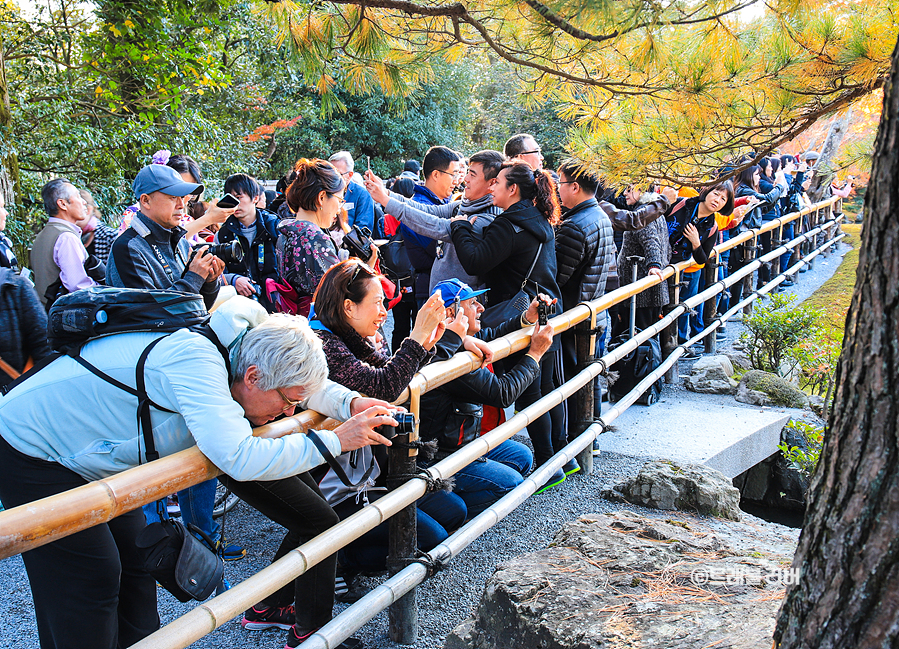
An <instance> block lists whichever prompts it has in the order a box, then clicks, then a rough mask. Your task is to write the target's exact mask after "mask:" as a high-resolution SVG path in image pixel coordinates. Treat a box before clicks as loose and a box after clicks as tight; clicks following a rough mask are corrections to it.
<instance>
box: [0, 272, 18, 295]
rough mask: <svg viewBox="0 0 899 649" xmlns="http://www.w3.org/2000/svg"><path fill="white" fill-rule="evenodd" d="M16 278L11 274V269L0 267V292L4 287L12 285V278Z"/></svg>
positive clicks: (14, 274) (13, 273)
mask: <svg viewBox="0 0 899 649" xmlns="http://www.w3.org/2000/svg"><path fill="white" fill-rule="evenodd" d="M15 276H16V273H15V272H13V269H12V268H3V267H0V290H3V287H4V286H7V285H8V284H12V283H13V277H15Z"/></svg>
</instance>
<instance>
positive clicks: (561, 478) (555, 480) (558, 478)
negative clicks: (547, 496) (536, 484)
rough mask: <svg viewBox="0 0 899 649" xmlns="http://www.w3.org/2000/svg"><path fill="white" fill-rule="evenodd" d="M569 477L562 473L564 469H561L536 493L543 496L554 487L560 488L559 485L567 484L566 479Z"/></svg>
mask: <svg viewBox="0 0 899 649" xmlns="http://www.w3.org/2000/svg"><path fill="white" fill-rule="evenodd" d="M567 477H568V476H566V475H565V472H564V471H562V469H559V470H558V471H556V472H555V473H553V474H552V476H551V477H550V479H549V480H547V481H546V484H544V485H543V486H542V487H540V488H539V489H538V490H537V491H535V492H534V493H535V494H542V493H543V492H545V491H547V490H549V489H552V488H553V487H555V486H558V485H560V484H562V483H563V482H565V479H566V478H567Z"/></svg>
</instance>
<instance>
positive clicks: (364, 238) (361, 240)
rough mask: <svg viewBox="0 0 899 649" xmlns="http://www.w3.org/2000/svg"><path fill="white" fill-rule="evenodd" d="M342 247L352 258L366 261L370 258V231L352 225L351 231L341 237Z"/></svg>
mask: <svg viewBox="0 0 899 649" xmlns="http://www.w3.org/2000/svg"><path fill="white" fill-rule="evenodd" d="M343 247H344V249H345V250H347V251H348V252H349V253H350V254H351V255H353V257H358V258H359V259H362V260H363V261H368V259H369V258H370V257H371V230H369V229H368V228H360V227H359V226H358V225H354V226H353V229H352V230H350V231H349V232H347V233H346V234H345V235H344V236H343Z"/></svg>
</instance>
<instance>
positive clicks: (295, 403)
mask: <svg viewBox="0 0 899 649" xmlns="http://www.w3.org/2000/svg"><path fill="white" fill-rule="evenodd" d="M275 390H277V391H278V394H279V395H281V398H282V399H284V403H286V404H287V405H286V406H284V407H283V408H281V412H287V411H288V410H290V409H291V408H298V407H299V406H300V401H293V400H291V399H288V398H287V395H286V394H284V392H282V391H281V388H275Z"/></svg>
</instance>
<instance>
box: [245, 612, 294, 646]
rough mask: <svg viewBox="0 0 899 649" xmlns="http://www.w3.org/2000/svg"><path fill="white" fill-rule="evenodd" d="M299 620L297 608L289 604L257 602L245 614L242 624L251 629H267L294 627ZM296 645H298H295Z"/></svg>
mask: <svg viewBox="0 0 899 649" xmlns="http://www.w3.org/2000/svg"><path fill="white" fill-rule="evenodd" d="M296 621H297V609H296V608H295V607H294V605H293V604H291V605H289V606H261V605H259V604H257V605H256V606H254V607H253V608H251V609H250V610H249V611H246V612H245V613H244V614H243V619H242V620H241V621H240V626H242V627H243V628H245V629H247V630H249V631H265V630H266V629H274V628H275V627H278V628H279V629H285V630H286V629H292V628H293V625H294V623H295V622H296ZM294 646H296V645H294Z"/></svg>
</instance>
